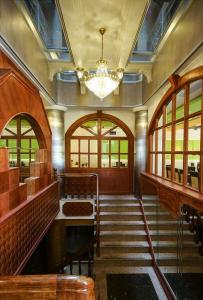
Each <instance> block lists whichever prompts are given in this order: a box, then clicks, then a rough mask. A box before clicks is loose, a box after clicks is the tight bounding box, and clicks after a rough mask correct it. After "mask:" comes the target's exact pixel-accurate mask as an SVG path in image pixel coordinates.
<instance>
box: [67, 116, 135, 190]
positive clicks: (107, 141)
mask: <svg viewBox="0 0 203 300" xmlns="http://www.w3.org/2000/svg"><path fill="white" fill-rule="evenodd" d="M65 140H66V170H67V171H68V172H84V173H88V172H95V173H98V174H99V178H100V193H102V194H130V193H132V192H133V152H134V137H133V134H132V133H131V131H130V129H129V128H128V127H127V125H126V124H125V123H124V122H122V121H121V120H119V119H118V118H116V117H114V116H112V115H109V114H103V113H101V112H98V113H96V114H90V115H86V116H84V117H82V118H80V119H79V120H77V121H76V122H75V123H74V124H72V126H71V127H70V128H69V129H68V131H67V132H66V136H65Z"/></svg>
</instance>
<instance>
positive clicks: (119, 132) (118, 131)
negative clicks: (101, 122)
mask: <svg viewBox="0 0 203 300" xmlns="http://www.w3.org/2000/svg"><path fill="white" fill-rule="evenodd" d="M105 136H117V137H126V134H125V132H124V131H123V129H121V128H120V127H116V128H115V129H113V130H111V131H110V132H109V133H107V134H105Z"/></svg>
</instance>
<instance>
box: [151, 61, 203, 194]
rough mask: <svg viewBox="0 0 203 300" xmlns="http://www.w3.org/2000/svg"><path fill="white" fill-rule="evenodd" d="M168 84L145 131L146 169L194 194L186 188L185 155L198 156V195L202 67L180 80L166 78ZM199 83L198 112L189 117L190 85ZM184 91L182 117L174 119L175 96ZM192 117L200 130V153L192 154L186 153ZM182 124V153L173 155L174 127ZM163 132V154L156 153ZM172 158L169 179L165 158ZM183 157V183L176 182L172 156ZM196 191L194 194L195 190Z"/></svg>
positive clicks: (201, 186)
mask: <svg viewBox="0 0 203 300" xmlns="http://www.w3.org/2000/svg"><path fill="white" fill-rule="evenodd" d="M169 80H170V82H171V87H170V88H169V90H168V91H167V92H166V94H165V95H164V96H163V98H162V100H161V101H160V104H159V105H158V107H157V109H156V111H155V113H154V116H153V118H152V121H151V123H150V126H149V130H148V138H149V145H148V160H149V167H148V172H149V173H150V174H153V175H155V176H157V177H163V178H164V179H166V180H168V181H172V182H175V183H177V184H181V185H183V186H184V187H187V188H190V189H192V190H194V188H193V187H192V186H189V185H188V180H187V179H188V178H187V176H188V155H199V157H200V161H199V164H200V170H199V192H200V193H203V175H202V173H203V67H199V68H196V69H194V70H192V71H190V72H188V73H187V74H185V75H184V76H183V77H179V76H176V75H172V76H171V77H170V78H169ZM198 80H201V81H202V87H201V89H202V90H201V110H200V111H197V112H194V113H190V114H189V101H190V84H191V83H192V82H195V81H198ZM181 90H184V116H183V117H181V118H179V119H176V118H175V117H176V115H175V114H176V95H177V94H178V93H179V92H180V91H181ZM170 101H172V120H171V122H169V123H167V122H166V106H167V105H168V103H169V102H170ZM162 115H163V124H162V126H160V127H158V121H159V118H160V117H161V116H162ZM194 117H200V121H201V129H200V150H199V151H191V150H188V133H189V131H188V123H189V120H190V119H192V118H194ZM180 122H183V126H184V131H183V150H182V151H176V149H175V126H176V124H178V123H180ZM170 125H171V132H172V133H171V134H172V137H171V151H165V150H166V149H165V141H166V128H167V127H168V126H170ZM160 129H161V130H162V151H158V130H160ZM153 134H155V151H153V147H154V146H153ZM158 154H161V155H162V175H161V176H159V175H158V159H157V157H158ZM166 154H170V155H171V179H169V178H167V177H166V176H165V168H166V166H165V155H166ZM176 154H182V155H183V182H182V183H180V182H177V181H175V155H176ZM153 157H155V173H153V172H152V171H153V170H152V169H153V161H152V158H153ZM195 191H197V190H196V189H195Z"/></svg>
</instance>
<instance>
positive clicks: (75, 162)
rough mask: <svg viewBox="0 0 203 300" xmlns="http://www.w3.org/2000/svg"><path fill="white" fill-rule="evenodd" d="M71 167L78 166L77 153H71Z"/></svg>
mask: <svg viewBox="0 0 203 300" xmlns="http://www.w3.org/2000/svg"><path fill="white" fill-rule="evenodd" d="M70 159H71V165H70V166H71V168H79V155H78V154H71V156H70Z"/></svg>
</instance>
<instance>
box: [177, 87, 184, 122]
mask: <svg viewBox="0 0 203 300" xmlns="http://www.w3.org/2000/svg"><path fill="white" fill-rule="evenodd" d="M184 95H185V93H184V90H181V91H180V92H179V93H178V94H177V95H176V114H175V117H176V120H177V119H180V118H182V117H183V116H184Z"/></svg>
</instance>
